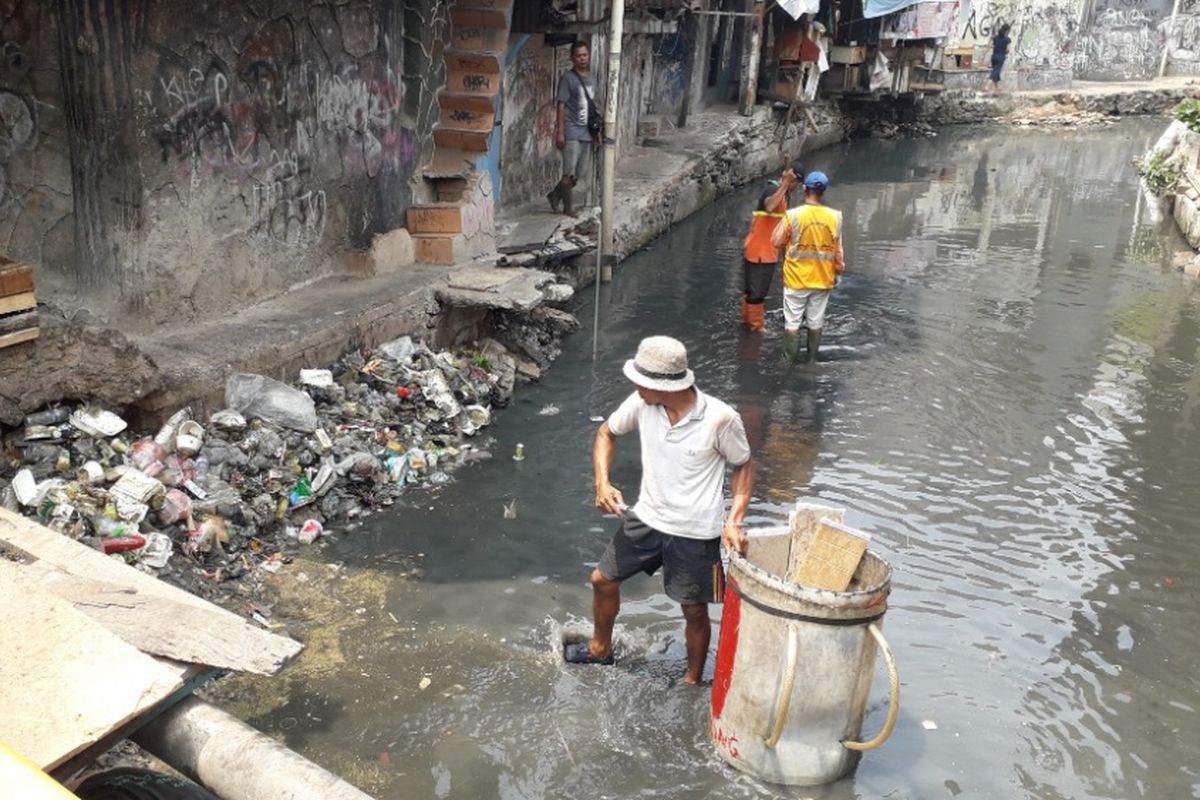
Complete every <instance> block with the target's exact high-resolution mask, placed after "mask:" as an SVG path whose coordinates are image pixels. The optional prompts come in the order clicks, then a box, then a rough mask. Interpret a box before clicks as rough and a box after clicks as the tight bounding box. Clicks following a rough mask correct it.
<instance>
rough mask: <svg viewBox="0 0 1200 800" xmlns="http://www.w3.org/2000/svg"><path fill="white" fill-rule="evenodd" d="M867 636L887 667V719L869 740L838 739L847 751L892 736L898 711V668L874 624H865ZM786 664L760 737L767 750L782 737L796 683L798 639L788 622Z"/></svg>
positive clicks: (871, 746)
mask: <svg viewBox="0 0 1200 800" xmlns="http://www.w3.org/2000/svg"><path fill="white" fill-rule="evenodd" d="M867 630H868V631H870V633H871V636H872V637H873V638H874V639H875V642H876V644H878V645H879V647H880V649H881V650H882V651H883V660H884V663H886V664H887V670H888V682H889V691H888V713H887V719H885V720H884V721H883V730H881V731H880V732H879V735H878V736H876V737H875V738H874V739H872V740H870V741H869V742H849V741H844V742H842V746H843V747H845V748H846V749H847V750H855V751H858V752H863V751H866V750H874V749H875V748H876V747H879V746H880V745H882V744H883V743H884V742H886V741H887V740H888V738H889V737H890V736H891V735H892V729H893V728H895V727H896V717H897V716H899V714H900V671H899V670H898V669H896V659H895V657H894V656H893V655H892V648H891V647H890V646H888V643H887V639H885V638H883V631H881V630H880V629H879V626H878V625H876V624H875V623H871V624H870V625H868V626H867ZM787 632H788V640H787V663H786V664H785V666H784V670H783V680H782V682H781V684H780V691H779V696H778V697H777V698H776V699H775V710H774V714H773V716H772V717H771V729H770V731H769V732H768V733H767V735H766V736H765V737H764V738H763V744H764V745H766V747H767V749H773V748H774V747H775V745H777V744H779V739H780V737H781V736H783V726H784V723H785V722H787V710H788V706H790V705H791V703H792V690H793V689H794V688H795V686H796V665H797V661H798V660H799V656H800V654H799V647H798V645H799V640H798V638H797V636H796V631H795V628H793V627H792V626H791V625H789V626H788V628H787Z"/></svg>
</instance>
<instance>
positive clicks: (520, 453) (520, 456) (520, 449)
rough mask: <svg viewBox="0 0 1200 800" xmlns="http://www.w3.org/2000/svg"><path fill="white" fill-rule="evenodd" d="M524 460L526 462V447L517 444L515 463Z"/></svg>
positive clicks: (514, 456) (514, 455)
mask: <svg viewBox="0 0 1200 800" xmlns="http://www.w3.org/2000/svg"><path fill="white" fill-rule="evenodd" d="M524 460H525V445H523V444H521V443H520V442H517V451H516V452H515V453H513V461H524Z"/></svg>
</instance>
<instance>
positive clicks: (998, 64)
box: [992, 58, 1004, 83]
mask: <svg viewBox="0 0 1200 800" xmlns="http://www.w3.org/2000/svg"><path fill="white" fill-rule="evenodd" d="M1002 69H1004V59H1003V58H993V59H992V81H994V82H995V83H999V82H1000V70H1002Z"/></svg>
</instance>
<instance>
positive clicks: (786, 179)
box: [779, 167, 800, 192]
mask: <svg viewBox="0 0 1200 800" xmlns="http://www.w3.org/2000/svg"><path fill="white" fill-rule="evenodd" d="M779 183H780V185H782V186H783V187H784V190H785V191H788V192H790V191H792V190H793V189H795V188H796V187H797V186H799V185H800V177H799V176H798V175H797V174H796V173H794V172H792V168H791V167H788V168H787V169H785V170H784V171H783V177H782V178H781V179H780V180H779Z"/></svg>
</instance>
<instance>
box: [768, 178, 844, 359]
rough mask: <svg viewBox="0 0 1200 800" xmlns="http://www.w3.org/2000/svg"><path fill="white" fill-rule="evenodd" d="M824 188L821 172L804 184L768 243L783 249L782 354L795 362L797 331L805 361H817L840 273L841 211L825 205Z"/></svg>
mask: <svg viewBox="0 0 1200 800" xmlns="http://www.w3.org/2000/svg"><path fill="white" fill-rule="evenodd" d="M828 188H829V178H828V177H827V176H826V175H825V173H824V172H810V173H808V176H807V177H805V179H804V203H803V205H800V206H798V207H797V208H790V209H788V212H787V214H786V215H784V218H783V219H781V220H780V221H779V225H778V226H776V228H775V232H774V233H773V234H772V235H771V242H772V243H773V244H774V245H775V246H776V247H783V246H784V245H786V246H787V249H786V250H785V251H784V261H783V334H784V338H783V352H784V355H785V356H786V357H787V360H788V361H795V360H796V356H797V354H798V352H799V350H800V328H801V327H804V328H807V329H808V341H807V343H806V349H807V351H808V362H809V363H812V362H814V361H816V360H817V350H818V349H819V348H820V346H821V327H822V326H823V325H824V323H825V309H826V307H827V306H828V305H829V295H830V293H831V292H832V291H833V287H834V286H836V285H837V280H838V276H839V275H841V274H842V272H843V271H844V270H845V269H846V257H845V254H844V252H843V250H842V212H840V211H834V210H833V209H832V208H829V207H827V206H825V205H824V204H823V203H822V200H823V198H824V196H825V190H826V189H828Z"/></svg>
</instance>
